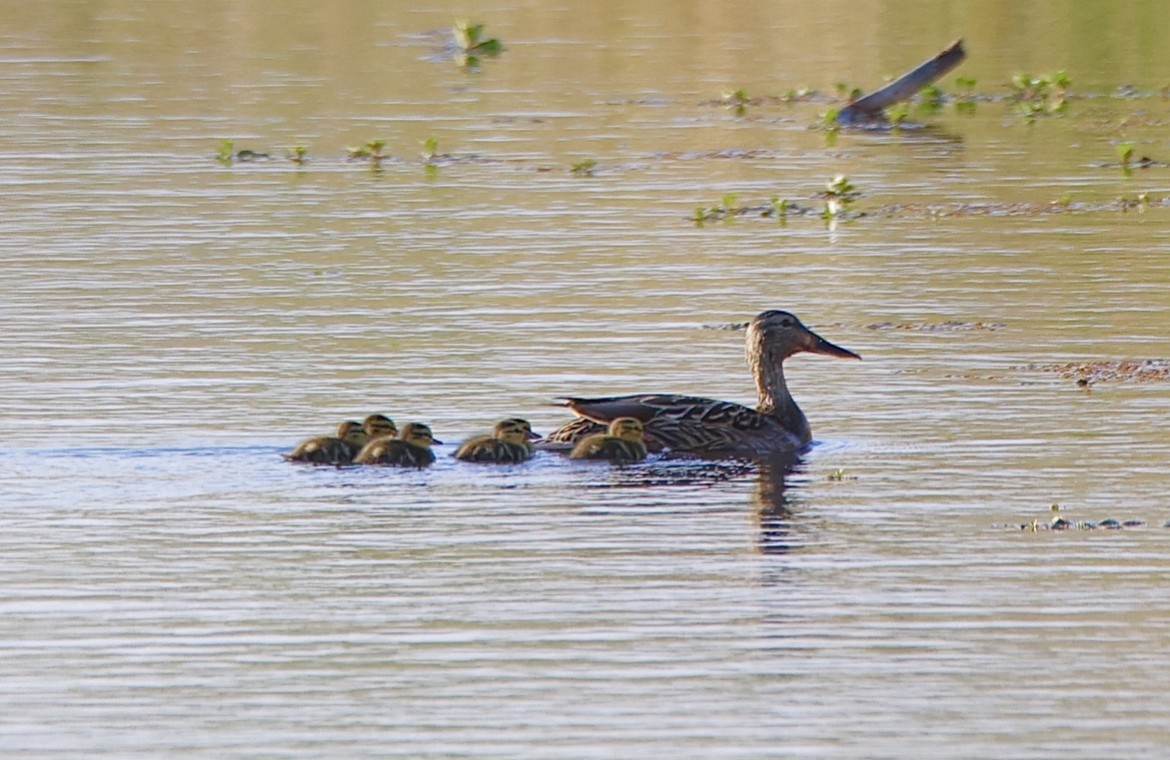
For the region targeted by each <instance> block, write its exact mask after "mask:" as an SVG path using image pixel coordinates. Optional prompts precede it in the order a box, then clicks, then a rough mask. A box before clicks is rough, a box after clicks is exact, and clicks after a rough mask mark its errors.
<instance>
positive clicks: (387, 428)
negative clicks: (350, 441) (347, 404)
mask: <svg viewBox="0 0 1170 760" xmlns="http://www.w3.org/2000/svg"><path fill="white" fill-rule="evenodd" d="M362 429H364V430H365V431H366V435H368V436H369V437H371V438H384V437H386V436H391V437H393V436H396V435H398V426H397V425H395V424H394V420H392V419H390V418H389V417H387V416H386V415H384V414H371V415H370V416H369V417H366V418H365V419H364V420H362Z"/></svg>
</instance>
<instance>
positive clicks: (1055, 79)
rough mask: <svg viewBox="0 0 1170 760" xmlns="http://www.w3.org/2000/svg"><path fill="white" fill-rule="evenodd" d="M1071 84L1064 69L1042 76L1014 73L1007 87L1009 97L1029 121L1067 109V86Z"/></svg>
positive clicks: (1061, 113) (1063, 111) (1056, 114)
mask: <svg viewBox="0 0 1170 760" xmlns="http://www.w3.org/2000/svg"><path fill="white" fill-rule="evenodd" d="M1071 84H1072V80H1071V79H1070V78H1069V75H1068V74H1067V73H1066V72H1064V71H1057V72H1056V73H1054V74H1047V75H1043V76H1032V75H1031V74H1023V73H1021V74H1015V75H1013V76H1012V78H1011V81H1010V82H1009V83H1008V87H1009V88H1010V89H1011V91H1012V92H1011V96H1010V97H1011V99H1012V100H1013V101H1014V102H1015V103H1016V104H1017V109H1018V110H1019V112H1020V113H1021V114H1022V115H1023V117H1024V119H1025V120H1026V121H1028V122H1029V123H1031V122H1033V121H1035V120H1036V118H1037V117H1040V116H1046V115H1048V116H1059V115H1063V114H1064V113H1065V112H1067V111H1068V88H1069V86H1070V85H1071Z"/></svg>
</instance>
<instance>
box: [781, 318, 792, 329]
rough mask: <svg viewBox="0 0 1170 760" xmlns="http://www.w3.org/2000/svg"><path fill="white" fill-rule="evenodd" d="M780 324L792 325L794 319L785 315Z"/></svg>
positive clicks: (784, 325) (783, 325)
mask: <svg viewBox="0 0 1170 760" xmlns="http://www.w3.org/2000/svg"><path fill="white" fill-rule="evenodd" d="M780 325H781V326H782V327H792V320H791V319H789V318H788V317H785V318H784V319H782V320H780Z"/></svg>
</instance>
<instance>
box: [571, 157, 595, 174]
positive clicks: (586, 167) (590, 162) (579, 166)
mask: <svg viewBox="0 0 1170 760" xmlns="http://www.w3.org/2000/svg"><path fill="white" fill-rule="evenodd" d="M596 168H597V161H596V159H592V158H587V159H585V160H584V161H578V162H576V163H575V164H573V165H572V166H570V167H569V173H570V174H572V175H573V176H574V177H592V176H593V170H594V169H596Z"/></svg>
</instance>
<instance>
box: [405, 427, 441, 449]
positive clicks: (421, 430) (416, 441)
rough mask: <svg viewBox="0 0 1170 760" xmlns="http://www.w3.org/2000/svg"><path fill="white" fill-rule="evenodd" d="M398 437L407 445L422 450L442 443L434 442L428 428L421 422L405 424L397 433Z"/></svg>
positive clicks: (433, 437)
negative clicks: (418, 447) (419, 447)
mask: <svg viewBox="0 0 1170 760" xmlns="http://www.w3.org/2000/svg"><path fill="white" fill-rule="evenodd" d="M398 437H399V438H401V439H402V440H404V441H406V442H407V443H409V444H413V445H415V446H421V447H422V448H424V449H426V448H430V447H431V446H432V445H433V444H436V443H442V441H437V440H435V436H434V435H433V434H432V433H431V429H430V427H428V426H427V425H424V424H422V423H421V422H408V423H406V424H405V425H403V427H402V430H401V431H400V432H399V433H398Z"/></svg>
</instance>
